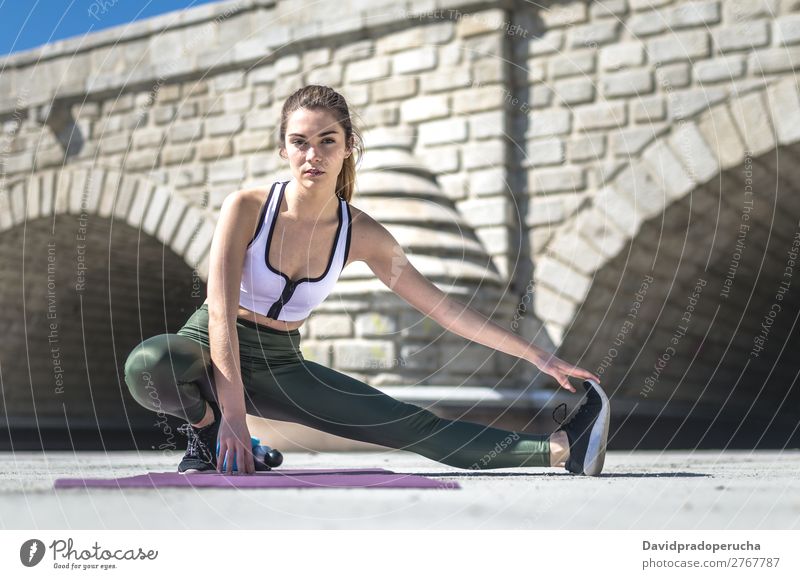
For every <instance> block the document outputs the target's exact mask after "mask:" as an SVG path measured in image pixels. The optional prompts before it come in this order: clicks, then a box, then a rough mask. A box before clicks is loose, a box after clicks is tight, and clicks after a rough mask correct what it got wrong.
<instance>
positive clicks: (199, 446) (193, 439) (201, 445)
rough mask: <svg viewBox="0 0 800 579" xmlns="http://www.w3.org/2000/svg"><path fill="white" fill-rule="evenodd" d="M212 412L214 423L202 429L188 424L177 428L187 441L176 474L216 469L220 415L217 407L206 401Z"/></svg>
mask: <svg viewBox="0 0 800 579" xmlns="http://www.w3.org/2000/svg"><path fill="white" fill-rule="evenodd" d="M208 404H209V406H211V410H212V411H213V412H214V422H212V423H211V424H208V425H206V426H204V427H202V428H195V427H194V426H192V425H191V424H189V423H188V422H187V423H186V424H183V425H181V426H179V427H178V432H180V433H181V434H183V435H184V436H186V437H187V438H188V439H189V444H188V446H187V447H186V454H184V455H183V460H181V463H180V464H179V465H178V472H180V473H193V472H203V471H208V470H216V469H217V453H216V449H217V433H218V432H219V422H220V418H221V416H222V413H221V412H220V410H219V407H218V406H217V405H216V404H215V403H214V402H212V401H210V400H208Z"/></svg>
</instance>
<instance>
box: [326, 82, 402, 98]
mask: <svg viewBox="0 0 800 579" xmlns="http://www.w3.org/2000/svg"><path fill="white" fill-rule="evenodd" d="M417 83H418V81H417V79H416V78H415V77H402V78H389V79H386V80H379V81H376V82H375V83H373V85H372V98H373V100H374V101H375V102H382V101H389V100H401V99H406V98H410V97H413V96H414V95H415V94H416V93H417ZM330 84H336V83H330Z"/></svg>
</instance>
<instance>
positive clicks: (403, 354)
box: [399, 343, 441, 372]
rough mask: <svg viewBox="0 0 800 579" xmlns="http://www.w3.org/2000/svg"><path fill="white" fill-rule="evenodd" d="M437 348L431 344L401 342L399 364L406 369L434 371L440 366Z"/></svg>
mask: <svg viewBox="0 0 800 579" xmlns="http://www.w3.org/2000/svg"><path fill="white" fill-rule="evenodd" d="M439 360H440V358H439V348H437V347H436V346H435V345H433V344H427V343H422V344H405V343H404V344H403V345H402V346H400V359H399V364H400V366H401V367H402V368H404V369H406V370H418V371H423V372H434V371H438V370H439V369H440V368H441V363H440V361H439Z"/></svg>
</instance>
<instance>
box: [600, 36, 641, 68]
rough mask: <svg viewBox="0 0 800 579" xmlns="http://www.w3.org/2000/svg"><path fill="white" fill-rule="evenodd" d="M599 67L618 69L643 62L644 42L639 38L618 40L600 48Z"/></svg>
mask: <svg viewBox="0 0 800 579" xmlns="http://www.w3.org/2000/svg"><path fill="white" fill-rule="evenodd" d="M599 64H600V68H601V69H603V70H619V69H621V68H627V67H629V66H640V65H642V64H644V43H643V42H642V41H641V40H634V41H628V42H619V43H617V44H612V45H610V46H604V47H603V48H602V49H601V50H600V58H599Z"/></svg>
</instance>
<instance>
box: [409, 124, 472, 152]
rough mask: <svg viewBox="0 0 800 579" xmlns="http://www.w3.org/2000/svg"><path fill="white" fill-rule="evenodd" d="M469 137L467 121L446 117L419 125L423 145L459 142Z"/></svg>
mask: <svg viewBox="0 0 800 579" xmlns="http://www.w3.org/2000/svg"><path fill="white" fill-rule="evenodd" d="M466 139H467V121H466V120H465V119H461V118H451V119H444V120H440V121H432V122H428V123H421V124H420V125H419V144H420V145H423V146H430V145H441V144H449V143H459V142H463V141H465V140H466Z"/></svg>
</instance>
